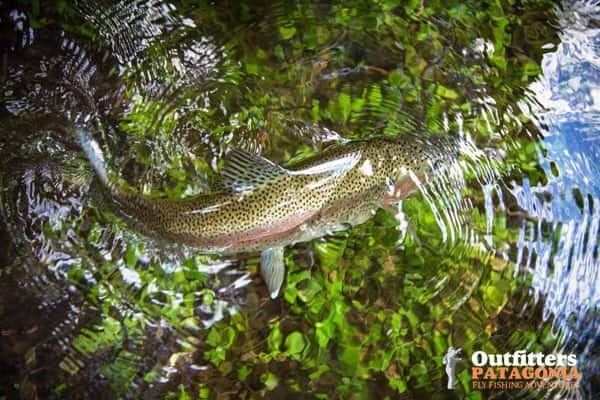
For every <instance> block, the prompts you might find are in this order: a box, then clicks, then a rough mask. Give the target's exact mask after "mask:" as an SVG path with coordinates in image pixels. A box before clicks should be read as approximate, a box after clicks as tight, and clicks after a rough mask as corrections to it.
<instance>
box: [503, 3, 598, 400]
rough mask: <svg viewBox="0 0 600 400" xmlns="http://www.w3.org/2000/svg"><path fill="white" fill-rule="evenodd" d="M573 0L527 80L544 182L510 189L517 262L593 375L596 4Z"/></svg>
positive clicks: (595, 330) (595, 327)
mask: <svg viewBox="0 0 600 400" xmlns="http://www.w3.org/2000/svg"><path fill="white" fill-rule="evenodd" d="M576 5H577V8H575V7H574V8H573V9H566V10H565V11H564V12H563V13H561V14H560V19H559V23H560V24H561V27H562V30H561V34H560V39H561V42H560V43H559V45H558V47H557V48H556V50H555V51H553V52H551V53H548V54H546V55H545V56H544V59H543V61H542V68H543V75H542V77H541V78H540V79H538V80H537V81H536V82H535V83H533V84H532V85H531V90H532V91H533V94H534V96H535V99H537V102H535V103H529V107H530V108H529V110H528V111H529V112H531V116H530V117H531V118H532V120H533V121H535V123H536V127H537V128H538V129H539V131H540V132H541V134H542V135H543V136H544V139H543V141H542V143H541V148H542V149H543V152H542V151H539V152H538V157H539V163H540V167H541V168H542V169H543V170H544V174H545V177H546V182H547V183H546V184H544V185H541V184H538V185H536V186H531V183H530V182H529V181H528V180H527V179H523V182H522V184H517V183H514V184H513V187H512V189H511V193H512V194H513V196H514V197H515V199H516V200H517V203H518V204H519V207H520V208H521V209H522V210H524V211H526V212H527V214H528V218H527V220H523V224H522V227H521V234H520V238H521V239H520V241H519V254H518V258H517V264H518V265H520V266H521V268H524V269H525V270H526V271H527V272H529V273H531V274H532V283H531V284H532V288H533V294H534V296H536V298H543V299H544V316H543V318H544V320H551V321H552V326H553V330H554V332H556V334H558V335H560V336H561V342H562V343H564V346H566V348H570V349H576V351H577V352H578V353H580V354H581V358H582V360H581V364H580V368H581V369H582V370H583V371H584V373H586V374H588V376H593V375H597V374H598V372H599V370H598V365H600V364H599V361H600V358H599V354H598V348H597V345H598V341H599V338H600V318H599V315H598V312H599V310H598V305H599V304H600V290H599V288H600V262H599V258H598V232H599V229H600V208H599V206H600V201H599V200H600V187H599V186H598V177H599V176H600V147H599V146H600V143H599V142H598V139H600V137H599V136H598V132H600V129H599V128H600V115H599V114H598V111H599V110H600V80H599V79H598V76H600V75H599V73H600V56H599V53H598V49H599V48H600V47H599V46H600V31H599V30H598V29H597V28H596V29H588V28H590V27H592V26H594V25H593V21H598V17H599V16H600V10H599V9H598V7H597V6H593V5H592V4H591V3H577V4H576ZM523 107H527V106H525V105H523ZM589 390H591V388H590V389H589Z"/></svg>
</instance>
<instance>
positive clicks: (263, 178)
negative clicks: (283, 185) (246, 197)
mask: <svg viewBox="0 0 600 400" xmlns="http://www.w3.org/2000/svg"><path fill="white" fill-rule="evenodd" d="M287 174H288V170H286V169H285V168H283V167H280V166H279V165H277V164H275V163H274V162H272V161H270V160H267V159H266V158H264V157H261V156H259V155H258V154H252V153H248V152H247V151H244V150H241V149H232V150H231V152H230V153H229V154H228V155H227V158H226V160H225V165H223V169H222V170H221V179H220V182H219V186H220V187H223V188H225V189H226V190H228V191H230V192H232V193H241V192H244V191H246V190H252V189H254V188H256V187H259V186H262V185H264V184H266V183H269V182H272V181H274V180H276V179H278V178H280V177H282V176H284V175H287Z"/></svg>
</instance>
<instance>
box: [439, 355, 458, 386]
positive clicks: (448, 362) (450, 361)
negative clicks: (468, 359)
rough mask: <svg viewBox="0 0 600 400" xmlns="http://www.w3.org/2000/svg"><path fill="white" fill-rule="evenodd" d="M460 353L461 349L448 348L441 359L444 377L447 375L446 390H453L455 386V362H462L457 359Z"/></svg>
mask: <svg viewBox="0 0 600 400" xmlns="http://www.w3.org/2000/svg"><path fill="white" fill-rule="evenodd" d="M461 351H462V349H461V348H458V349H455V348H454V347H452V346H450V348H448V351H447V352H446V354H444V358H443V359H442V362H443V363H444V365H445V366H446V375H448V386H447V388H448V389H454V386H455V385H456V374H455V372H456V371H455V370H456V362H457V361H458V360H462V358H460V357H458V355H459V354H460V352H461Z"/></svg>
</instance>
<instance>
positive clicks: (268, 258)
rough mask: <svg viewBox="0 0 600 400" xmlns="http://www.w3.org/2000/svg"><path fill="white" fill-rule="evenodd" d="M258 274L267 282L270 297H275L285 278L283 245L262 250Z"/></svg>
mask: <svg viewBox="0 0 600 400" xmlns="http://www.w3.org/2000/svg"><path fill="white" fill-rule="evenodd" d="M260 274H261V275H262V277H263V279H264V280H265V283H266V284H267V288H268V289H269V293H270V295H271V298H272V299H274V298H276V297H277V296H278V295H279V290H280V289H281V285H282V284H283V279H284V278H285V264H284V263H283V247H274V248H271V249H266V250H263V252H262V253H261V254H260Z"/></svg>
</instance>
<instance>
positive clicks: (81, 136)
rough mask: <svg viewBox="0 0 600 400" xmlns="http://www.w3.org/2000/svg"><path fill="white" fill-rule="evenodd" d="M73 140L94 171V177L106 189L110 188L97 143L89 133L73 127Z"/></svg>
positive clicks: (103, 160)
mask: <svg viewBox="0 0 600 400" xmlns="http://www.w3.org/2000/svg"><path fill="white" fill-rule="evenodd" d="M75 138H76V139H77V142H78V143H79V146H81V149H82V150H83V151H84V153H85V155H86V156H87V158H88V160H89V161H90V164H92V168H94V171H96V175H97V176H98V179H99V180H100V182H102V184H103V185H104V186H106V187H107V188H109V189H110V188H112V185H111V183H110V181H109V179H108V172H107V170H106V161H105V159H104V154H103V153H102V150H101V149H100V146H99V145H98V142H96V141H95V140H94V139H93V138H92V136H91V134H90V132H89V131H87V130H86V129H84V128H81V127H75Z"/></svg>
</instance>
